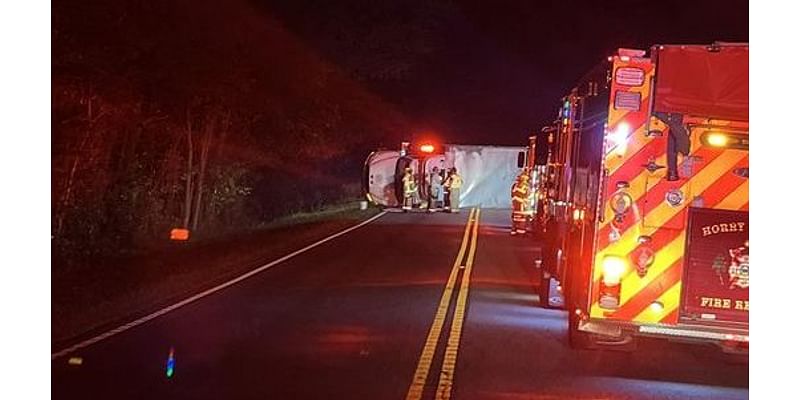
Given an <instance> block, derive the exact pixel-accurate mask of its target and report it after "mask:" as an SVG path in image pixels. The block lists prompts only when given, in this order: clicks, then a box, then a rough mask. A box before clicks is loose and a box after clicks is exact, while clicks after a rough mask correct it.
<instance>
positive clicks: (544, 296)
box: [538, 271, 553, 308]
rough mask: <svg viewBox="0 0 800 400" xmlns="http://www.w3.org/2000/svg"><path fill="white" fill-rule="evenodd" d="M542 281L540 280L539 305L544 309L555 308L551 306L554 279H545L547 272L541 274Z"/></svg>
mask: <svg viewBox="0 0 800 400" xmlns="http://www.w3.org/2000/svg"><path fill="white" fill-rule="evenodd" d="M540 276H541V279H540V280H539V290H538V292H539V305H540V306H542V308H553V306H552V305H551V304H550V286H551V284H550V283H551V281H552V280H553V278H551V277H547V278H545V272H544V271H542V272H540Z"/></svg>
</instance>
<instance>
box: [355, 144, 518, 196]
mask: <svg viewBox="0 0 800 400" xmlns="http://www.w3.org/2000/svg"><path fill="white" fill-rule="evenodd" d="M427 146H431V145H427ZM423 147H424V146H423ZM426 150H429V151H426ZM527 157H528V154H527V149H526V148H525V147H522V146H481V145H458V144H446V145H444V146H442V147H441V149H439V150H438V151H436V149H435V148H433V147H432V146H431V147H430V148H428V147H424V148H423V151H419V150H417V151H414V150H413V149H412V147H411V146H410V145H409V144H408V143H404V144H403V146H402V147H401V149H400V150H377V151H374V152H372V153H371V154H370V155H369V157H367V160H366V162H365V163H364V173H363V181H362V187H363V191H364V196H365V197H366V198H367V200H368V201H370V202H371V203H373V204H375V205H378V206H382V207H397V206H399V204H400V202H401V201H402V198H403V194H402V193H403V188H402V178H403V171H404V170H405V169H406V168H411V170H412V171H413V172H414V176H415V178H416V180H417V182H419V183H420V184H419V190H420V196H421V197H422V198H427V197H428V188H427V185H425V184H423V183H424V182H426V181H427V180H428V178H427V177H429V176H430V174H431V173H432V171H433V168H434V167H437V168H438V169H440V170H442V169H445V170H451V169H452V168H454V167H455V168H456V169H457V170H458V174H459V175H461V177H462V178H463V180H464V186H463V187H462V188H461V194H460V196H459V200H460V204H461V206H463V207H472V206H481V207H484V208H510V207H511V198H510V196H509V190H510V188H511V185H512V184H513V183H514V179H516V177H517V175H519V173H520V171H521V170H522V168H524V167H525V165H526V163H527Z"/></svg>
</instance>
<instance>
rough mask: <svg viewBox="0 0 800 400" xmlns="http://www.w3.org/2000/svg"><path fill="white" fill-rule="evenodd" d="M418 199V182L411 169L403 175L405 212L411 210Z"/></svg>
mask: <svg viewBox="0 0 800 400" xmlns="http://www.w3.org/2000/svg"><path fill="white" fill-rule="evenodd" d="M416 197H417V182H416V181H415V180H414V174H413V173H412V171H411V168H406V170H405V174H404V175H403V211H408V210H411V208H412V207H413V206H414V202H415V199H416Z"/></svg>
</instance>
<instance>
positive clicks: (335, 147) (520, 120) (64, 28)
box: [51, 0, 748, 269]
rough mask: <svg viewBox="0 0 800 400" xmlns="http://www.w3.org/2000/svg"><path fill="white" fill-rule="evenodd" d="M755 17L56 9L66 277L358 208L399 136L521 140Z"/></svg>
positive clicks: (243, 3) (152, 5)
mask: <svg viewBox="0 0 800 400" xmlns="http://www.w3.org/2000/svg"><path fill="white" fill-rule="evenodd" d="M747 18H748V9H747V2H746V1H693V2H663V1H659V2H649V1H648V2H645V1H614V2H608V1H597V2H576V1H558V2H544V1H516V2H512V1H491V2H489V1H475V2H471V1H465V2H456V1H412V0H400V1H391V2H389V1H368V0H343V1H323V0H250V1H248V0H230V1H216V0H192V1H189V0H119V1H113V2H108V1H99V0H85V1H71V2H57V3H54V4H53V9H52V31H51V37H52V100H51V101H52V220H53V227H52V236H53V242H52V243H53V250H54V252H53V254H54V269H59V268H62V265H66V266H69V265H84V264H87V263H88V264H94V263H96V262H98V260H103V259H105V258H107V257H113V256H119V255H121V254H127V253H131V252H141V251H150V250H152V249H154V248H160V247H163V246H165V245H168V244H169V241H168V240H167V238H168V235H169V231H170V229H171V228H174V227H183V226H188V227H189V228H190V229H191V230H192V240H198V239H203V238H215V237H221V236H226V235H229V234H232V233H241V232H243V231H247V230H249V229H258V228H259V227H262V226H263V225H264V224H266V223H268V222H270V221H272V220H274V219H275V218H278V217H280V216H283V215H287V214H291V213H296V212H301V211H309V210H311V211H314V210H318V209H320V208H323V207H326V206H328V205H330V204H334V203H338V202H342V201H346V200H352V199H355V198H357V197H358V196H359V194H360V193H359V192H360V189H359V181H360V175H361V171H360V170H361V166H362V164H363V162H364V159H365V158H366V156H367V155H368V154H369V152H370V151H371V150H373V149H376V148H378V147H388V148H397V147H398V146H399V143H400V141H401V140H408V139H414V138H415V137H420V136H435V137H438V138H439V139H440V140H442V141H445V142H451V143H463V144H507V145H521V144H524V143H525V141H526V138H527V137H528V135H529V134H530V133H531V132H535V131H538V130H539V129H540V128H541V127H542V126H543V125H545V124H547V123H548V122H550V121H551V120H552V119H553V118H554V117H555V115H556V111H557V104H558V99H559V98H560V97H561V96H562V95H563V94H565V93H566V91H567V90H568V89H569V88H570V87H571V85H572V84H573V83H574V82H575V81H576V80H577V79H579V78H580V76H581V75H582V74H583V73H584V72H586V71H587V70H589V69H590V68H591V67H592V66H593V65H594V64H595V63H597V62H599V61H600V60H602V59H603V58H604V57H606V56H608V55H610V54H612V53H613V52H614V51H615V50H616V49H617V48H618V47H632V48H641V49H646V48H648V47H649V46H651V45H652V44H655V43H708V42H711V41H714V40H721V41H746V40H747V38H748V20H747ZM190 142H191V143H190ZM190 156H191V163H190V162H189V158H190ZM190 164H191V166H190ZM187 181H188V185H187ZM187 188H188V190H187ZM187 221H188V223H187ZM98 264H101V263H99V262H98ZM63 268H67V267H63Z"/></svg>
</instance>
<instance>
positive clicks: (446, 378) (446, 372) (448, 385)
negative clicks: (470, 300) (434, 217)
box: [436, 209, 481, 400]
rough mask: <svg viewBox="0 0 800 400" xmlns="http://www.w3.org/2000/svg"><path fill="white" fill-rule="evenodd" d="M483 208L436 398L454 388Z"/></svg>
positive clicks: (474, 228) (478, 213)
mask: <svg viewBox="0 0 800 400" xmlns="http://www.w3.org/2000/svg"><path fill="white" fill-rule="evenodd" d="M480 216H481V210H480V209H478V212H477V213H476V214H475V223H474V224H472V243H470V249H469V256H467V265H466V269H465V270H464V276H463V277H462V278H461V287H460V288H459V289H458V299H457V300H456V310H455V312H454V313H453V324H452V326H451V327H450V337H449V338H448V339H447V347H446V348H445V351H444V360H442V372H441V373H440V375H439V385H438V386H437V387H436V399H437V400H440V399H449V398H450V395H451V393H452V390H453V377H454V376H455V373H456V358H457V357H458V345H459V343H460V342H461V329H462V328H463V326H464V317H465V315H466V309H467V295H468V294H469V281H470V274H471V273H472V263H473V261H474V260H475V250H476V249H477V248H478V246H477V243H478V220H479V219H480Z"/></svg>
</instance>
